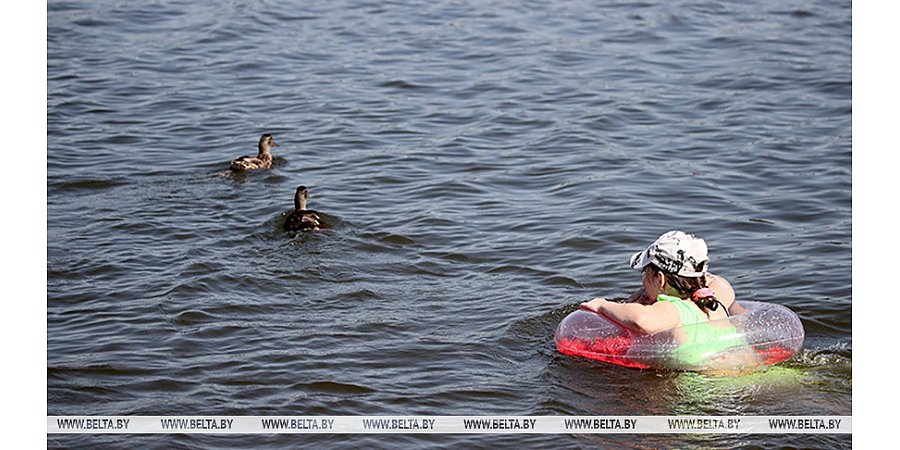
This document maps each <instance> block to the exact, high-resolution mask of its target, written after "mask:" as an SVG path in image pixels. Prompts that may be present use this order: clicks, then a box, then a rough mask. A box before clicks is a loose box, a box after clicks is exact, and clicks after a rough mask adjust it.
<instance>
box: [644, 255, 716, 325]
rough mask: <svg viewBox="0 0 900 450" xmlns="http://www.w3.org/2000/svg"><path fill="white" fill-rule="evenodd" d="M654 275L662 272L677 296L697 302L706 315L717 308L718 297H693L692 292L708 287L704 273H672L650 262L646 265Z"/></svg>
mask: <svg viewBox="0 0 900 450" xmlns="http://www.w3.org/2000/svg"><path fill="white" fill-rule="evenodd" d="M647 267H649V268H650V269H651V270H652V271H653V273H654V275H655V274H657V273H662V274H663V275H664V276H665V277H666V284H668V285H669V286H670V287H671V288H672V289H674V290H675V292H677V293H678V296H679V297H681V298H683V299H685V300H689V301H692V302H694V303H696V304H697V306H698V307H699V308H700V310H701V311H703V312H704V313H705V314H706V315H707V316H709V312H710V311H715V310H716V309H718V308H719V304H720V302H719V299H717V298H716V296H715V295H709V296H706V297H701V298H697V299H695V298H694V293H695V292H697V291H699V290H700V289H703V288H706V287H709V286H708V284H709V281H708V280H707V279H706V275H702V276H699V277H683V276H681V275H677V274H674V273H669V272H666V271H664V270H662V269H660V268H659V267H656V265H655V264H653V263H650V264H648V265H647Z"/></svg>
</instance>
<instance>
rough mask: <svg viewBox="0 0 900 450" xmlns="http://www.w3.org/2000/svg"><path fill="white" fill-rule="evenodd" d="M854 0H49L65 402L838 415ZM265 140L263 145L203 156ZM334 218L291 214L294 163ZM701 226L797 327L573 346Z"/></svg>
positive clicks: (55, 362) (586, 441)
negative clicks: (657, 346) (748, 360)
mask: <svg viewBox="0 0 900 450" xmlns="http://www.w3.org/2000/svg"><path fill="white" fill-rule="evenodd" d="M850 37H851V4H850V2H848V1H794V0H787V1H785V0H778V1H775V0H765V1H761V2H737V1H724V2H715V3H713V2H700V1H609V2H587V1H559V0H552V1H545V2H535V1H523V2H506V1H501V2H497V1H482V0H469V1H441V2H381V1H378V2H363V1H332V2H289V1H254V2H235V1H229V2H205V1H201V2H197V1H152V2H119V1H102V0H101V1H91V2H87V1H55V0H51V1H49V2H48V5H47V57H48V58H47V79H48V81H47V92H48V94H47V138H48V149H47V221H48V222H47V233H48V239H47V240H48V241H47V246H48V249H47V258H48V262H47V290H48V298H47V345H48V349H47V396H48V411H47V413H48V415H209V414H218V415H503V414H510V415H626V416H633V415H681V414H686V415H693V414H710V415H850V414H851V412H852V410H851V406H852V405H851V393H852V370H851V361H852V338H851V301H852V295H851V292H852V291H851V244H852V242H851V118H852V109H851V92H852V86H851V45H850V43H851V40H850ZM262 133H272V134H273V135H274V136H275V139H276V141H278V143H279V144H280V147H277V148H275V149H274V151H273V153H274V155H275V157H276V163H275V167H274V168H273V169H272V170H269V171H261V172H253V173H248V174H246V175H243V176H236V177H231V176H228V177H226V176H217V175H216V174H217V173H219V172H221V171H223V170H226V169H227V167H228V161H229V160H231V159H233V158H235V157H237V156H241V155H245V154H254V153H255V152H256V142H257V140H258V139H259V136H260V135H261V134H262ZM301 184H303V185H306V186H308V187H309V189H310V193H311V199H310V207H311V208H313V209H316V210H319V211H321V212H323V213H324V214H325V218H326V220H327V221H328V222H329V223H330V224H331V225H332V227H331V228H330V229H329V230H327V231H324V232H318V233H305V234H300V235H292V234H289V233H284V232H282V231H281V230H280V225H281V222H282V221H283V218H284V215H285V214H286V213H288V212H290V211H291V210H292V208H293V203H292V198H293V193H294V190H295V189H296V188H297V186H298V185H301ZM670 229H682V230H685V231H689V232H692V233H696V234H698V235H700V236H702V237H703V238H705V239H706V240H707V242H708V243H709V245H710V253H711V258H712V264H711V270H712V271H713V272H715V273H718V274H722V275H724V276H726V277H727V278H728V279H729V280H730V281H731V282H732V284H733V285H734V287H735V290H736V292H737V296H738V299H739V300H740V299H746V300H756V301H768V302H776V303H780V304H783V305H785V306H787V307H789V308H791V309H792V310H794V311H795V312H796V313H797V314H799V316H800V317H801V319H802V321H803V325H804V327H805V330H806V335H807V337H806V342H805V345H804V349H803V350H802V351H801V352H800V353H799V354H798V355H797V356H796V357H795V358H793V359H791V360H790V361H788V362H786V363H783V364H781V365H779V366H776V367H775V368H772V369H770V370H767V371H763V372H760V373H757V374H754V375H750V376H744V377H738V378H715V377H710V376H705V375H699V374H694V373H678V372H654V371H638V370H632V369H625V368H621V367H616V366H610V365H605V364H602V363H598V362H593V361H588V360H583V359H578V358H574V357H569V356H564V355H560V354H559V353H558V352H557V351H556V349H555V346H554V342H553V332H554V330H555V328H556V325H557V324H558V323H559V321H560V320H561V319H562V317H564V316H565V314H567V313H568V312H570V311H572V310H573V309H574V308H575V305H576V304H578V303H579V302H582V301H585V300H587V299H590V298H592V297H594V296H606V297H610V298H622V297H625V296H626V295H628V294H629V293H630V292H632V291H633V290H634V289H636V288H637V287H638V286H639V284H640V277H639V273H638V272H636V271H634V270H632V269H630V268H629V267H628V264H627V262H628V257H629V256H630V254H631V253H633V252H635V251H637V250H641V249H643V248H644V247H645V246H646V245H647V244H648V243H650V242H651V241H652V240H653V239H655V238H656V237H657V236H658V235H659V234H660V233H662V232H664V231H667V230H670ZM850 439H851V438H850V436H849V435H805V436H797V435H707V436H674V435H658V436H657V435H638V436H635V435H603V436H587V435H522V434H519V435H515V434H513V435H498V436H491V435H435V436H426V435H397V436H387V435H360V436H352V435H323V436H291V435H270V436H249V435H243V436H233V437H221V436H210V435H161V436H153V435H130V436H100V435H93V436H91V435H52V436H48V445H49V446H51V447H98V446H101V447H108V446H116V447H118V446H126V445H128V446H134V445H136V446H139V447H142V448H193V447H241V448H247V447H262V446H268V447H292V446H297V445H305V444H309V443H317V444H322V445H328V446H341V447H362V448H368V447H382V446H383V447H390V448H397V447H400V448H406V447H411V448H418V447H423V446H439V447H452V448H468V447H480V446H483V447H500V446H502V447H522V446H528V447H537V448H551V447H565V448H572V447H576V448H577V447H584V448H596V447H600V448H618V447H622V446H626V447H633V448H657V447H667V448H671V447H676V448H710V447H721V448H737V447H751V448H752V447H758V448H776V447H784V446H798V447H814V448H823V447H827V448H835V447H849V445H850V442H851V440H850Z"/></svg>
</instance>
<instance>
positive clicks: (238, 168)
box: [231, 133, 278, 172]
mask: <svg viewBox="0 0 900 450" xmlns="http://www.w3.org/2000/svg"><path fill="white" fill-rule="evenodd" d="M272 147H278V144H276V143H275V138H274V137H272V135H271V134H268V133H267V134H264V135H262V137H260V138H259V153H258V154H257V155H256V156H241V157H240V158H238V159H235V160H234V161H231V171H232V172H243V171H245V170H251V169H271V168H272V154H271V153H269V150H271V149H272Z"/></svg>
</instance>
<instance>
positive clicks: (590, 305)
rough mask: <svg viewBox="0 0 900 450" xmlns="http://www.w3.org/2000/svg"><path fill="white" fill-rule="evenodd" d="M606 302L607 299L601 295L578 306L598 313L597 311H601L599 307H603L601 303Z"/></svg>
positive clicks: (607, 301)
mask: <svg viewBox="0 0 900 450" xmlns="http://www.w3.org/2000/svg"><path fill="white" fill-rule="evenodd" d="M607 303H609V300H607V299H605V298H603V297H597V298H595V299H593V300H591V301H589V302H584V303H582V304H581V305H580V306H579V308H580V309H585V310H588V311H593V312H595V313H599V312H601V308H602V307H603V305H605V304H607Z"/></svg>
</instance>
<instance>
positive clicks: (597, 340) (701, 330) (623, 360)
mask: <svg viewBox="0 0 900 450" xmlns="http://www.w3.org/2000/svg"><path fill="white" fill-rule="evenodd" d="M741 306H744V307H745V308H746V309H748V311H747V312H744V313H742V314H738V315H735V316H732V317H729V318H727V319H718V320H713V321H710V322H704V323H698V324H694V325H688V326H679V327H675V328H672V329H669V330H665V331H660V332H658V333H653V334H646V335H645V334H638V333H635V332H632V331H630V330H628V329H626V328H624V327H622V326H621V325H618V324H616V323H615V322H613V321H611V320H609V319H607V318H606V317H605V316H603V315H600V314H597V313H595V312H591V311H585V310H578V311H575V312H573V313H571V314H569V315H568V316H566V317H565V318H564V319H563V320H562V322H560V324H559V326H558V327H557V329H556V348H557V349H558V350H559V351H560V353H563V354H566V355H577V356H582V357H585V358H590V359H594V360H597V361H603V362H606V363H611V364H617V365H620V366H625V367H634V368H640V369H669V370H689V371H707V370H747V369H753V368H756V367H761V366H766V365H770V364H775V363H778V362H781V361H784V360H786V359H788V358H790V357H791V356H792V355H794V353H796V352H797V351H799V350H800V348H802V347H803V338H804V332H803V324H802V323H800V318H799V317H797V315H796V314H794V312H793V311H791V310H790V309H788V308H786V307H784V306H782V305H778V304H774V303H762V302H750V301H742V302H741Z"/></svg>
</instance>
